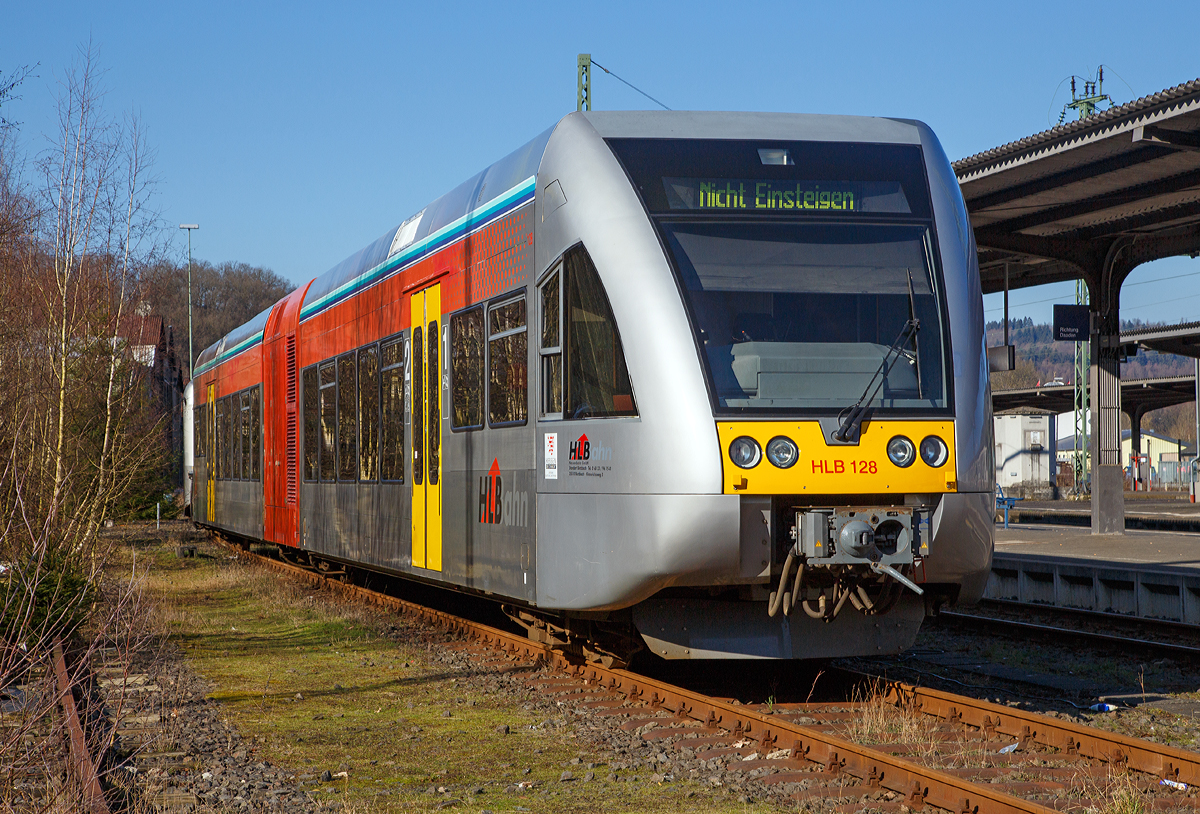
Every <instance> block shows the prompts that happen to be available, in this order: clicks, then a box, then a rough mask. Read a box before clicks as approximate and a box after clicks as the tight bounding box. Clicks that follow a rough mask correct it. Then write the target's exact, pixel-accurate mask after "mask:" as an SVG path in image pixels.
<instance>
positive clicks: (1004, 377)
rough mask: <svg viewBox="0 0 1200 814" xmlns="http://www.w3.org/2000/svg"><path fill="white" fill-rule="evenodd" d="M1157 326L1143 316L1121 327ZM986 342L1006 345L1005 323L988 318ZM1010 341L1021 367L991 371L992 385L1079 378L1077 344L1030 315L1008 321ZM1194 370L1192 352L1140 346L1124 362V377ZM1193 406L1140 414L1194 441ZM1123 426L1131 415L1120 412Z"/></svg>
mask: <svg viewBox="0 0 1200 814" xmlns="http://www.w3.org/2000/svg"><path fill="white" fill-rule="evenodd" d="M1151 327H1156V326H1155V325H1154V324H1152V323H1146V322H1143V321H1142V320H1140V319H1134V320H1121V330H1122V331H1133V330H1138V329H1140V328H1151ZM986 328H987V344H988V347H996V346H999V345H1002V344H1004V323H1003V322H1002V321H996V322H989V323H987V326H986ZM1008 341H1009V342H1010V343H1011V344H1013V345H1015V346H1016V348H1017V369H1016V370H1011V371H1006V372H1003V373H993V374H992V388H993V389H995V390H1009V389H1017V388H1022V387H1034V386H1036V385H1037V384H1039V383H1041V384H1044V383H1046V382H1050V381H1054V380H1055V379H1056V378H1057V379H1059V380H1061V381H1062V382H1064V383H1067V384H1070V383H1072V382H1074V380H1075V343H1073V342H1056V341H1055V340H1054V329H1053V326H1051V325H1046V324H1040V325H1039V324H1034V322H1033V320H1032V319H1030V318H1029V317H1025V318H1024V319H1013V320H1010V321H1009V328H1008ZM1194 372H1195V361H1194V360H1193V359H1191V358H1190V357H1186V356H1176V355H1175V354H1170V353H1156V352H1154V351H1149V352H1146V351H1142V352H1139V353H1138V354H1137V355H1136V356H1133V357H1131V358H1130V359H1128V360H1127V361H1125V362H1122V363H1121V379H1122V380H1123V381H1128V380H1133V379H1157V378H1163V377H1167V376H1191V375H1192V374H1193V373H1194ZM1194 410H1195V408H1194V405H1193V404H1190V403H1188V404H1178V405H1176V406H1174V407H1165V408H1163V409H1161V410H1155V411H1154V412H1151V413H1147V414H1146V415H1145V417H1144V418H1143V419H1142V426H1143V427H1144V428H1145V429H1152V430H1155V431H1157V432H1161V433H1163V434H1165V435H1169V436H1171V437H1172V438H1181V439H1183V440H1184V441H1194V440H1195V436H1196V427H1195V411H1194ZM1121 427H1122V428H1123V429H1128V428H1129V419H1128V417H1126V416H1125V414H1124V413H1122V414H1121Z"/></svg>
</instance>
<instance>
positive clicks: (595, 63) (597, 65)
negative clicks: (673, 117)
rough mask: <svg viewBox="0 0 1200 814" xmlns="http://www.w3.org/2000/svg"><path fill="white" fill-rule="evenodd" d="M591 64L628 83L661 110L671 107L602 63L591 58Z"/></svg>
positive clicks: (619, 80)
mask: <svg viewBox="0 0 1200 814" xmlns="http://www.w3.org/2000/svg"><path fill="white" fill-rule="evenodd" d="M592 64H593V65H595V66H596V67H597V68H599V69H600V70H602V71H604V72H605V73H606V74H608V75H609V76H611V77H612V78H613V79H615V80H617V81H618V82H621V83H623V84H625V85H628V86H629V87H631V88H633V89H634V90H636V91H637V92H638V93H640V94H642V95H643V96H645V97H646V98H647V99H649V100H650V101H651V102H654V104H656V105H658V106H659V107H661V108H662V109H663V110H670V109H671V108H669V107H667V106H666V105H664V104H663V103H662V102H660V101H658V100H657V99H655V98H654V97H653V96H651V95H650V94H648V93H646V91H644V90H642V89H641V88H639V87H638V86H637V85H634V84H633V83H631V82H626V81H625V80H624V79H622V78H621V77H619V76H617V75H616V74H615V73H613V72H612V71H610V70H609V69H608V68H605V67H604V66H603V65H601V64H600V63H599V62H597V61H596V60H594V59H593V60H592Z"/></svg>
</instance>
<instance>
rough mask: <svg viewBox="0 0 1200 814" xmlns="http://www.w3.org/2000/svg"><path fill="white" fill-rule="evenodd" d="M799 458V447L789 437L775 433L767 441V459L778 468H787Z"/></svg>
mask: <svg viewBox="0 0 1200 814" xmlns="http://www.w3.org/2000/svg"><path fill="white" fill-rule="evenodd" d="M799 459H800V448H799V447H797V446H796V444H795V442H794V441H792V439H791V438H787V437H785V436H782V435H777V436H775V437H774V438H772V439H771V440H770V441H768V442H767V460H768V461H770V462H771V463H773V464H775V465H776V466H777V467H779V468H780V469H787V468H788V467H789V466H791V465H792V464H794V463H796V461H797V460H799Z"/></svg>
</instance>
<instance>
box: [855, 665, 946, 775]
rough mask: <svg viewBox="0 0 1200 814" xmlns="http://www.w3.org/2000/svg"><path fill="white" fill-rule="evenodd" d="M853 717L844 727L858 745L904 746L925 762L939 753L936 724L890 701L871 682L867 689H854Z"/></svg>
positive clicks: (931, 719)
mask: <svg viewBox="0 0 1200 814" xmlns="http://www.w3.org/2000/svg"><path fill="white" fill-rule="evenodd" d="M854 700H855V702H856V703H857V706H856V713H857V714H856V715H855V717H853V718H851V719H850V721H849V723H848V724H847V726H846V736H847V737H848V738H850V740H853V741H855V742H857V743H862V744H878V743H892V744H904V745H906V746H909V747H911V748H912V749H913V752H914V754H916V755H918V756H920V757H921V758H924V759H929V758H932V757H933V756H934V755H935V754H937V752H938V751H939V746H940V743H941V740H940V738H939V737H938V732H937V729H938V721H937V720H936V719H935V718H933V717H932V716H929V715H924V714H922V713H920V712H917V711H915V710H910V709H905V708H902V707H898V706H896V705H895V704H894V703H892V702H891V701H889V700H888V699H887V697H886V693H885V691H884V689H883V687H882V686H881V685H880V684H878V683H877V682H872V683H871V684H870V685H868V687H867V688H866V689H860V690H855V694H854Z"/></svg>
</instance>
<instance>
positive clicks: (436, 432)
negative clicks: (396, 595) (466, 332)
mask: <svg viewBox="0 0 1200 814" xmlns="http://www.w3.org/2000/svg"><path fill="white" fill-rule="evenodd" d="M425 336H426V339H425V377H426V382H427V388H426V390H425V405H426V409H427V410H428V413H427V415H426V419H425V432H426V435H427V436H428V437H427V440H426V449H425V460H426V461H428V462H429V477H428V478H426V480H425V484H426V489H425V558H426V564H425V567H426V568H428V569H430V570H431V571H441V570H442V470H443V469H444V468H445V467H444V466H443V465H442V457H443V456H442V447H443V445H442V407H443V405H442V399H444V398H445V397H446V394H445V393H443V392H442V371H443V370H444V369H445V366H446V360H445V359H443V358H442V357H443V356H444V355H445V354H444V350H445V348H444V346H443V345H442V287H441V285H440V284H439V285H435V286H434V287H433V288H430V289H427V290H426V291H425ZM435 445H436V449H437V454H436V455H434V454H433V451H434V448H435Z"/></svg>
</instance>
